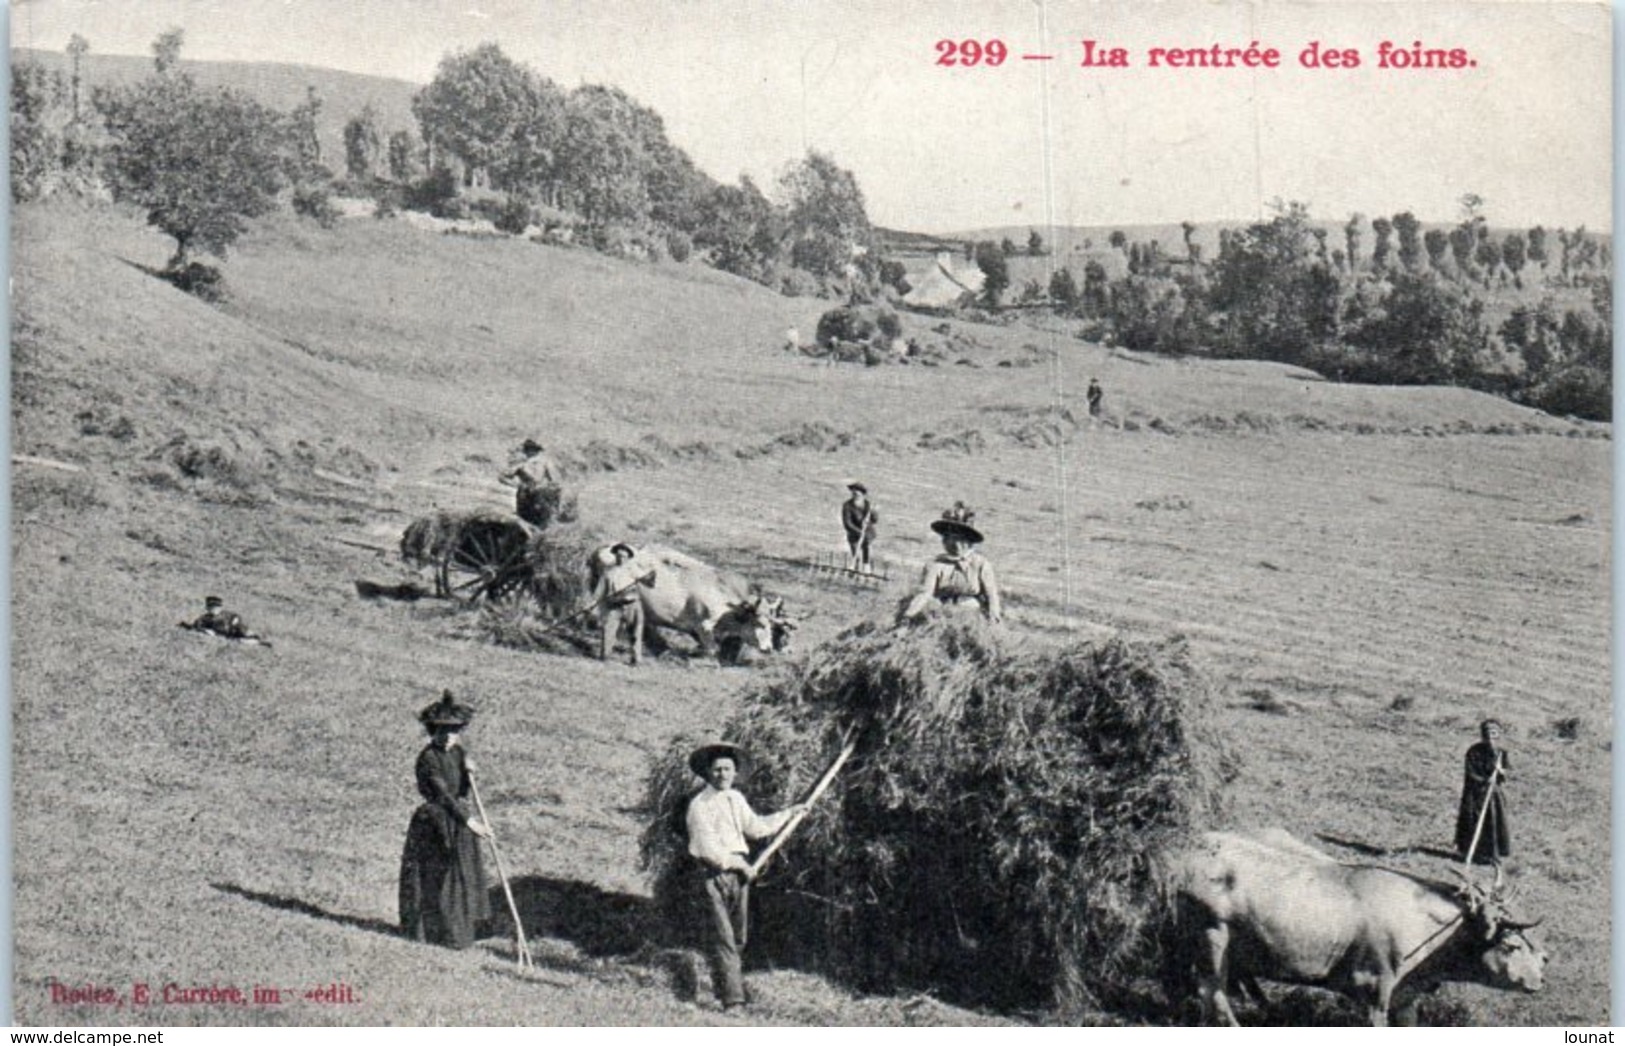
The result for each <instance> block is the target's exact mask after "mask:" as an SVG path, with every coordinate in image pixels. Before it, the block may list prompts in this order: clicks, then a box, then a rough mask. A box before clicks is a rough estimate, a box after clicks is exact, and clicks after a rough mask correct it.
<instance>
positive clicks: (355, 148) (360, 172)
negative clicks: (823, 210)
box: [344, 102, 384, 182]
mask: <svg viewBox="0 0 1625 1046" xmlns="http://www.w3.org/2000/svg"><path fill="white" fill-rule="evenodd" d="M383 146H384V143H383V136H382V135H381V134H380V133H379V131H378V113H377V112H376V111H375V110H374V109H373V107H372V103H371V102H368V103H367V104H365V105H363V106H362V107H361V111H360V112H359V113H357V114H355V115H354V116H352V117H350V120H349V122H348V123H346V124H345V125H344V169H345V171H346V172H347V173H348V174H349V175H350V177H351V178H353V179H355V180H356V181H358V182H365V181H370V180H372V178H373V177H375V176H376V175H377V174H378V160H379V157H380V155H381V154H382V152H383Z"/></svg>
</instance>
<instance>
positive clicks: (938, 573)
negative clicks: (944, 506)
mask: <svg viewBox="0 0 1625 1046" xmlns="http://www.w3.org/2000/svg"><path fill="white" fill-rule="evenodd" d="M975 516H976V514H975V513H974V512H972V511H971V510H970V509H968V508H966V507H965V505H964V503H963V502H958V503H955V505H954V507H953V508H951V509H948V510H947V511H946V512H944V513H943V514H942V518H941V519H937V520H932V521H931V529H932V530H934V531H936V532H937V534H938V535H939V536H940V537H941V538H942V554H941V555H939V556H938V557H937V558H936V559H933V560H932V561H931V562H930V563H928V564H926V568H925V573H924V574H922V575H921V576H920V591H919V592H918V593H917V594H915V596H914V597H913V598H911V599H910V600H909V601H908V602H907V603H906V604H904V606H903V609H902V610H901V611H899V612H898V614H897V621H898V623H899V624H902V623H904V622H909V621H918V620H920V619H921V618H923V617H924V616H925V612H926V610H927V609H928V608H929V607H930V605H931V603H932V601H933V600H935V601H936V602H937V603H940V604H942V605H943V606H949V607H969V606H974V607H979V608H980V609H981V611H982V613H983V614H984V615H986V616H987V619H988V620H989V621H995V622H997V621H1001V620H1003V618H1004V602H1003V600H1002V599H1001V598H1000V596H999V582H998V579H997V578H995V577H994V576H993V564H991V563H989V562H988V561H987V559H986V558H984V557H983V556H982V554H981V553H980V552H977V551H976V546H977V545H980V544H981V543H982V532H981V531H980V530H977V529H976V528H975V527H973V526H971V520H972V519H974V518H975Z"/></svg>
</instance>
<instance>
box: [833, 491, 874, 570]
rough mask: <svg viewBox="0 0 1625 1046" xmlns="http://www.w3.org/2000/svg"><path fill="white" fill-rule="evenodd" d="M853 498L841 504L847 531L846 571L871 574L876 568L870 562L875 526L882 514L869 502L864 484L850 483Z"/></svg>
mask: <svg viewBox="0 0 1625 1046" xmlns="http://www.w3.org/2000/svg"><path fill="white" fill-rule="evenodd" d="M846 489H847V490H849V491H851V492H852V496H851V497H849V498H847V499H846V501H844V502H842V503H841V529H842V530H844V531H846V550H847V555H846V569H848V570H856V571H861V572H862V573H865V574H869V573H873V572H874V567H873V566H872V565H871V563H870V561H869V548H870V546H872V545H873V544H874V543H875V526H876V525H877V524H878V523H879V522H880V513H878V512H876V511H875V507H874V505H873V504H871V503H870V501H869V488H868V487H865V486H864V485H863V484H862V483H848V484H847V485H846Z"/></svg>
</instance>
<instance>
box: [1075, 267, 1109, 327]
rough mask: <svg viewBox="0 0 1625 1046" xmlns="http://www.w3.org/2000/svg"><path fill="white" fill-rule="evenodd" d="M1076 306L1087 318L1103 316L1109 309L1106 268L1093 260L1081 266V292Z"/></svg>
mask: <svg viewBox="0 0 1625 1046" xmlns="http://www.w3.org/2000/svg"><path fill="white" fill-rule="evenodd" d="M1078 305H1079V307H1080V308H1081V309H1082V311H1083V312H1084V314H1085V315H1089V316H1104V315H1105V314H1106V310H1107V309H1108V308H1110V307H1111V281H1110V279H1108V278H1107V275H1106V267H1105V266H1104V265H1102V264H1100V262H1098V261H1095V260H1094V259H1093V258H1091V259H1090V260H1089V261H1088V262H1086V263H1085V264H1084V266H1083V290H1082V291H1081V292H1080V295H1079V300H1078Z"/></svg>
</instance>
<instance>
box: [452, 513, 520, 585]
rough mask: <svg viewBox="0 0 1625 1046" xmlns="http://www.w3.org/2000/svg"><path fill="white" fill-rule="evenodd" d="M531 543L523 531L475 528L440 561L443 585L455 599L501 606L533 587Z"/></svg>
mask: <svg viewBox="0 0 1625 1046" xmlns="http://www.w3.org/2000/svg"><path fill="white" fill-rule="evenodd" d="M530 577H531V563H530V542H529V538H528V535H527V534H526V533H525V531H524V529H523V528H514V527H506V526H501V525H494V526H475V527H470V528H468V530H467V531H465V532H464V534H463V535H462V538H461V540H459V541H458V542H457V544H456V545H455V546H454V547H453V548H451V549H449V550H448V551H447V552H446V555H445V556H444V557H443V558H442V559H441V561H440V584H441V587H442V588H443V589H444V591H445V592H446V594H447V595H448V596H449V597H451V598H452V599H459V600H463V601H464V602H469V603H472V602H474V601H475V600H478V599H485V600H487V601H492V602H500V601H502V600H504V599H508V598H510V597H512V596H514V595H516V594H517V593H519V592H521V591H523V590H524V589H525V588H526V587H527V586H528V585H529V583H530Z"/></svg>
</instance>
